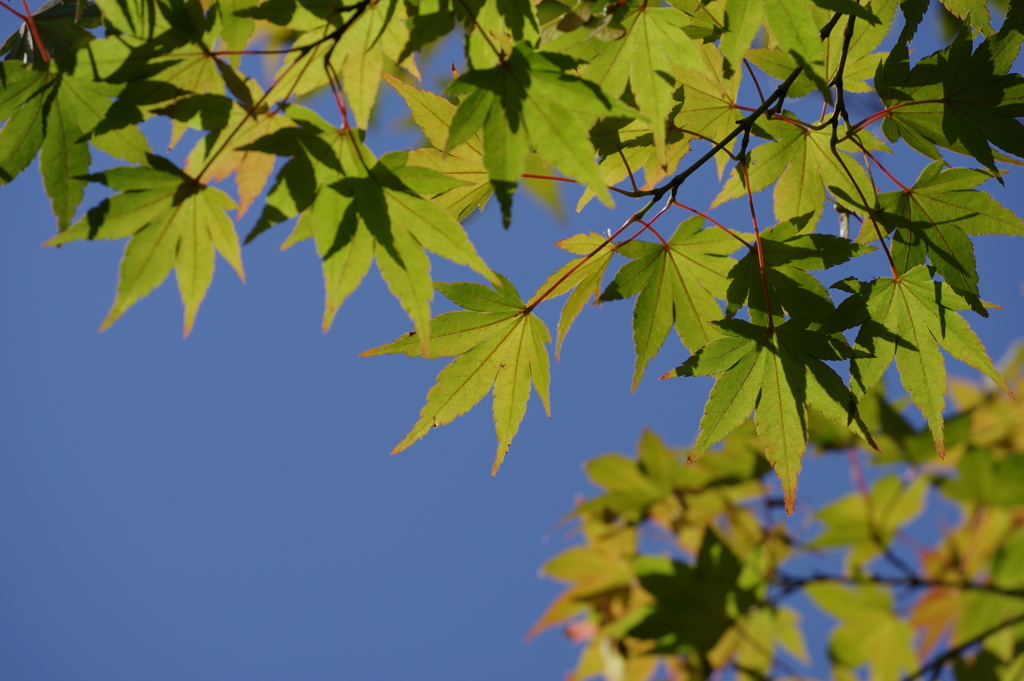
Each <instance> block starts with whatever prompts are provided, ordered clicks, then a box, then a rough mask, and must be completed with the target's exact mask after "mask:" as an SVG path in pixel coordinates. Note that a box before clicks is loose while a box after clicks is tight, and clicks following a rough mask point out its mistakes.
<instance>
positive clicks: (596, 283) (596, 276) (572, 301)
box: [530, 232, 616, 359]
mask: <svg viewBox="0 0 1024 681" xmlns="http://www.w3.org/2000/svg"><path fill="white" fill-rule="evenodd" d="M555 245H556V246H558V247H559V248H561V249H564V250H566V251H569V252H570V253H577V254H579V255H580V256H582V257H579V258H573V259H572V260H570V261H569V262H567V263H566V264H564V265H562V266H561V267H559V268H558V270H556V271H555V272H554V274H552V275H551V276H549V277H548V278H547V279H546V280H545V281H544V283H543V284H541V285H540V287H539V288H538V289H537V292H536V293H535V294H533V297H532V298H531V299H530V305H536V304H537V303H538V302H540V300H541V298H540V296H541V295H545V298H544V299H545V300H547V299H550V298H555V297H557V296H561V295H565V294H566V293H569V298H568V299H567V300H566V301H565V306H564V307H563V308H562V314H561V316H560V317H559V318H558V333H557V337H556V340H555V359H558V358H559V356H560V355H561V353H562V341H564V340H565V334H566V333H568V332H569V327H570V326H572V323H573V321H575V319H576V317H577V316H579V313H580V312H581V311H582V310H583V306H584V305H586V304H587V302H589V301H590V300H591V299H595V300H596V299H597V298H598V296H600V294H601V282H602V281H603V280H604V273H605V271H606V270H607V269H608V265H609V264H610V263H611V261H612V256H613V255H615V248H616V245H615V244H614V243H608V239H607V238H606V237H605V236H603V235H601V234H595V233H594V232H591V233H590V234H577V235H576V236H571V237H569V238H568V239H562V240H561V241H559V242H558V243H556V244H555Z"/></svg>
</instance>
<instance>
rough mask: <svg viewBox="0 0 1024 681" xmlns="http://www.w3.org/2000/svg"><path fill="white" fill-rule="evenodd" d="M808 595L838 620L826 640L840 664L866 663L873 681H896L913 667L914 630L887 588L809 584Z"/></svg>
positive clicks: (856, 664)
mask: <svg viewBox="0 0 1024 681" xmlns="http://www.w3.org/2000/svg"><path fill="white" fill-rule="evenodd" d="M807 594H808V595H809V596H810V597H811V599H812V600H813V601H814V602H815V603H816V604H817V605H818V606H819V607H820V608H822V609H823V610H825V611H826V612H828V613H829V614H831V615H832V616H834V617H836V618H837V619H838V620H839V626H838V627H837V628H836V629H835V630H834V631H833V632H832V636H831V640H830V641H829V654H830V655H831V656H832V657H833V659H834V660H835V661H836V662H837V663H838V664H839V665H842V666H844V667H848V668H850V669H853V668H856V667H860V666H861V665H862V664H867V665H868V667H869V668H870V669H871V677H870V678H871V680H872V681H898V680H899V679H900V678H901V674H902V675H905V674H906V673H907V672H909V671H910V670H912V669H914V667H915V665H916V664H917V658H916V656H915V655H914V648H913V642H914V630H913V628H912V627H911V626H910V624H909V623H907V622H905V621H903V620H902V619H901V618H900V617H899V615H898V614H897V612H896V610H895V606H894V604H893V598H892V594H891V593H890V592H889V589H887V588H885V587H882V586H878V585H876V584H864V585H859V586H856V587H846V586H841V585H839V584H812V585H810V586H808V587H807Z"/></svg>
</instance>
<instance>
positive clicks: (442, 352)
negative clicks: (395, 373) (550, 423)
mask: <svg viewBox="0 0 1024 681" xmlns="http://www.w3.org/2000/svg"><path fill="white" fill-rule="evenodd" d="M498 278H499V281H500V283H499V284H498V285H495V286H493V287H487V286H484V285H483V284H473V283H467V282H461V283H455V284H446V283H443V282H437V283H436V284H435V286H436V288H437V290H438V291H440V292H441V293H442V295H444V296H445V297H446V298H448V299H449V300H451V301H452V302H453V303H455V304H456V305H458V306H459V307H461V308H463V311H459V312H448V313H445V314H442V315H439V316H438V317H436V318H435V319H433V320H432V321H431V323H430V335H431V344H430V349H429V351H428V352H426V353H423V356H425V357H455V360H454V361H452V363H451V364H449V365H448V366H446V367H445V368H444V369H442V370H441V373H440V374H438V376H437V382H436V383H435V384H434V387H432V388H431V389H430V391H429V392H428V393H427V403H426V404H425V405H424V406H423V409H422V410H421V411H420V418H419V420H418V421H417V422H416V425H415V426H413V429H412V430H411V431H410V432H409V434H408V435H406V436H405V438H404V439H403V440H402V441H401V442H399V443H398V445H397V446H396V447H395V449H394V450H393V451H392V452H391V453H392V454H397V453H398V452H400V451H402V450H403V449H406V448H407V447H409V446H410V445H411V444H413V443H414V442H416V441H417V440H419V439H420V438H422V437H423V436H424V435H426V434H427V433H428V432H430V429H431V428H436V427H437V426H443V425H445V424H447V423H451V422H452V421H453V420H455V418H457V417H459V416H461V415H463V414H465V413H466V412H468V411H469V410H470V409H472V408H473V407H474V406H475V405H476V404H477V403H478V402H480V401H481V400H482V399H483V398H484V397H485V396H486V395H487V393H488V392H489V391H490V390H491V388H492V387H493V388H494V407H493V409H494V428H495V432H496V434H497V436H498V451H497V454H496V455H495V459H494V466H493V467H492V468H491V475H494V474H495V473H497V472H498V468H499V467H500V466H501V462H502V461H503V460H504V458H505V454H506V453H507V452H508V448H509V445H510V444H511V442H512V438H513V437H515V434H516V432H517V431H518V430H519V423H520V422H521V421H522V420H523V416H524V414H525V413H526V403H527V402H528V401H529V398H530V385H531V384H532V385H533V387H534V389H535V390H536V391H537V394H538V395H539V396H540V399H541V402H542V403H543V404H544V410H545V411H546V412H547V414H548V416H550V415H551V403H550V394H549V386H550V383H551V373H550V367H549V360H548V351H547V348H545V347H544V344H545V343H550V342H551V336H550V335H549V334H548V329H547V326H545V324H544V322H542V321H541V320H540V319H539V318H538V317H537V316H536V315H535V314H533V311H532V309H531V308H529V307H527V306H526V305H525V304H524V303H523V301H522V298H520V297H519V293H518V292H517V291H516V289H515V287H514V286H513V285H512V283H511V282H509V281H508V280H507V279H505V278H504V277H502V276H501V275H498ZM417 336H418V332H415V331H413V332H410V333H407V334H405V335H403V336H401V337H399V338H397V339H395V340H394V341H393V342H391V343H389V344H387V345H382V346H380V347H377V348H373V349H372V350H367V351H366V352H364V353H362V356H363V357H376V356H379V355H396V354H404V355H409V356H412V357H415V356H419V355H420V354H421V352H420V345H421V341H420V339H419V338H418V337H417Z"/></svg>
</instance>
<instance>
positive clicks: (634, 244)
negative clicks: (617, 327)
mask: <svg viewBox="0 0 1024 681" xmlns="http://www.w3.org/2000/svg"><path fill="white" fill-rule="evenodd" d="M703 224H704V218H702V217H692V218H690V219H689V220H685V221H684V222H682V223H681V224H680V225H679V228H678V229H676V232H675V234H673V235H672V237H671V238H670V239H668V242H667V243H665V244H661V243H649V242H644V241H631V242H629V243H627V244H623V245H621V246H620V247H618V248H617V249H616V252H618V253H619V254H620V255H624V256H626V257H627V258H629V259H630V260H632V262H629V263H626V264H625V265H623V266H622V268H621V269H620V270H619V271H618V273H616V275H615V278H614V279H613V280H612V282H611V283H610V284H609V285H608V288H607V289H606V290H605V292H604V293H602V294H601V298H600V300H602V301H607V300H621V299H624V298H630V297H632V296H637V299H636V304H635V305H634V306H633V342H634V345H635V347H636V369H635V371H634V372H633V390H636V388H637V386H639V385H640V380H641V379H642V378H643V375H644V371H645V370H646V368H647V364H648V363H649V362H650V361H651V359H652V358H653V357H654V356H655V355H656V354H658V351H659V350H660V349H661V346H662V345H664V343H665V338H666V337H667V336H668V332H669V330H671V329H672V327H673V326H674V327H675V329H676V332H677V333H678V334H679V338H680V340H682V342H683V345H685V346H686V347H687V348H689V349H690V350H691V351H696V350H697V349H698V348H700V347H702V346H704V345H706V344H707V343H708V342H710V341H711V340H713V339H714V338H716V337H718V335H719V332H718V329H717V327H715V326H713V325H712V324H711V322H713V321H716V320H719V319H722V307H721V305H720V304H719V302H718V299H724V298H725V293H726V287H727V285H728V272H729V270H731V269H732V267H733V266H734V265H735V263H736V261H735V260H733V259H732V258H730V257H728V256H729V254H730V253H733V252H735V251H736V249H737V248H739V247H740V246H741V244H740V242H739V241H738V240H737V239H736V238H734V237H733V236H732V235H730V234H728V233H726V232H725V231H723V230H720V229H703V228H702V227H703Z"/></svg>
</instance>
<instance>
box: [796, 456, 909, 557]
mask: <svg viewBox="0 0 1024 681" xmlns="http://www.w3.org/2000/svg"><path fill="white" fill-rule="evenodd" d="M927 491H928V481H927V480H926V479H925V478H918V479H917V480H915V481H914V482H912V483H910V484H909V485H904V484H903V483H902V482H901V481H900V479H899V477H897V476H895V475H890V476H886V477H884V478H882V479H880V480H878V481H877V482H875V483H874V484H872V486H871V491H870V492H869V493H867V494H865V493H863V492H861V491H859V490H858V491H856V492H853V493H850V494H847V495H846V496H844V497H842V498H840V499H838V500H836V501H834V502H832V503H831V504H829V505H827V506H825V507H824V508H822V509H821V510H819V511H818V512H817V513H816V516H817V518H818V520H819V521H820V522H821V523H822V525H823V526H824V527H823V531H822V533H821V534H820V535H818V536H817V537H816V538H815V539H814V541H813V542H812V544H811V545H812V546H814V547H816V548H833V547H843V548H849V549H850V551H849V553H848V554H847V558H846V560H847V564H848V565H849V566H851V567H852V569H853V570H858V571H859V570H862V569H863V568H864V566H865V565H866V564H867V563H868V562H869V561H870V560H871V559H873V558H874V557H876V556H877V555H878V554H879V553H881V552H882V551H884V550H886V547H888V545H889V544H890V542H892V540H893V537H895V535H896V533H897V532H899V531H900V529H901V528H902V527H904V526H906V525H908V524H910V523H911V522H913V521H914V519H915V518H917V517H918V516H919V515H920V514H921V511H922V510H923V508H924V504H925V494H926V492H927Z"/></svg>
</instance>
